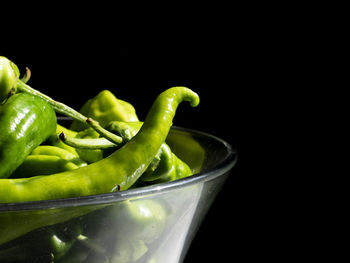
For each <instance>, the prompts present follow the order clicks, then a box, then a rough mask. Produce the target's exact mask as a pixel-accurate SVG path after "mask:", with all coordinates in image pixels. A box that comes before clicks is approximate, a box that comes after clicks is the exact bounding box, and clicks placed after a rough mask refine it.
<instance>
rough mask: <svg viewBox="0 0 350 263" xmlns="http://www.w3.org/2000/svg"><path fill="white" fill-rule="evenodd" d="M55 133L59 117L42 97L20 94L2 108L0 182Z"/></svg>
mask: <svg viewBox="0 0 350 263" xmlns="http://www.w3.org/2000/svg"><path fill="white" fill-rule="evenodd" d="M55 129H56V114H55V112H54V110H53V109H52V108H51V106H50V105H49V104H48V103H47V102H45V101H44V100H42V99H41V98H39V97H36V96H33V95H31V94H26V93H19V94H15V95H13V96H11V97H10V98H9V99H8V100H7V101H6V103H5V104H3V105H0V178H7V177H9V176H10V175H11V173H12V172H13V171H14V170H15V169H16V168H17V167H18V166H20V164H21V163H22V162H23V161H24V159H25V158H26V157H27V156H28V155H29V154H30V153H31V152H32V151H33V149H34V148H36V147H37V146H38V145H40V144H41V143H42V142H43V141H45V140H46V138H48V136H49V135H51V134H53V133H54V132H55ZM0 180H1V179H0ZM0 193H1V195H3V194H4V193H3V192H2V191H0Z"/></svg>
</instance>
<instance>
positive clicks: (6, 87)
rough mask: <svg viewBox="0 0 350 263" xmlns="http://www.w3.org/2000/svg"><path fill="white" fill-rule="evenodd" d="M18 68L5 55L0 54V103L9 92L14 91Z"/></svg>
mask: <svg viewBox="0 0 350 263" xmlns="http://www.w3.org/2000/svg"><path fill="white" fill-rule="evenodd" d="M18 78H19V70H18V68H17V66H16V65H15V64H14V63H13V62H12V61H10V60H8V59H7V58H5V57H2V56H0V104H1V103H2V102H3V101H4V100H6V99H7V98H8V97H9V95H10V94H11V93H15V91H16V87H17V79H18Z"/></svg>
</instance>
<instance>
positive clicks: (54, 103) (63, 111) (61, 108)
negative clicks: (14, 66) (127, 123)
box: [17, 80, 123, 144]
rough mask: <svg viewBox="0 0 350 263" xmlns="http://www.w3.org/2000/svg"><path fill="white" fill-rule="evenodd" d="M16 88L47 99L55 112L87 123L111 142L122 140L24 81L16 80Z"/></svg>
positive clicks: (118, 142)
mask: <svg viewBox="0 0 350 263" xmlns="http://www.w3.org/2000/svg"><path fill="white" fill-rule="evenodd" d="M17 89H18V90H19V91H22V92H26V93H30V94H33V95H35V96H38V97H40V98H42V99H43V100H45V101H47V102H48V103H49V104H50V105H51V106H52V108H53V109H54V110H55V111H56V112H57V113H60V114H63V115H65V116H68V117H71V118H73V119H75V120H78V121H81V122H86V123H88V124H89V125H90V126H91V127H92V128H93V129H94V130H96V131H97V132H98V133H99V134H100V135H102V136H103V137H105V138H106V139H108V140H110V141H111V142H113V143H116V144H120V143H121V142H122V141H123V139H122V138H121V137H119V136H117V135H115V134H113V133H111V132H109V131H107V130H106V129H104V128H103V127H101V125H100V124H99V123H98V122H97V121H94V120H92V119H91V118H90V121H88V119H89V118H87V117H85V116H84V115H82V114H81V113H79V112H78V111H76V110H74V109H72V108H71V107H69V106H67V105H65V104H63V103H61V102H58V101H55V100H53V99H52V98H50V97H49V96H47V95H45V94H43V93H41V92H40V91H37V90H35V89H33V88H32V87H30V86H29V85H27V84H26V83H24V82H23V81H22V80H18V81H17Z"/></svg>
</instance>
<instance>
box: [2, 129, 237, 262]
mask: <svg viewBox="0 0 350 263" xmlns="http://www.w3.org/2000/svg"><path fill="white" fill-rule="evenodd" d="M167 143H168V144H169V145H170V147H171V148H172V150H173V151H174V152H175V154H177V155H178V156H179V157H180V158H181V159H183V160H184V161H185V162H187V163H188V164H189V165H190V167H191V168H192V170H193V172H194V175H193V176H191V177H188V178H184V179H181V180H177V181H173V182H169V183H162V184H157V185H152V186H147V187H141V188H135V189H130V190H127V191H121V192H115V193H107V194H102V195H95V196H85V197H78V198H69V199H60V200H49V201H38V202H27V203H16V204H0V226H1V230H0V262H26V263H28V262H43V263H46V262H50V263H53V262H55V263H69V262H74V263H80V262H91V263H107V262H111V263H112V262H118V263H164V262H167V263H178V262H183V260H184V257H185V255H186V252H187V250H188V248H189V245H190V243H191V241H192V239H193V237H194V235H195V234H196V232H197V230H198V228H199V226H200V222H201V221H202V220H203V218H204V216H205V214H206V213H207V211H208V209H209V207H210V205H211V204H212V202H213V200H214V199H215V196H216V194H217V193H218V191H219V190H220V189H221V187H222V185H223V183H224V182H225V180H226V178H227V176H228V175H229V174H230V172H231V170H232V168H233V166H234V165H235V163H236V151H235V150H234V149H232V147H231V146H230V145H229V144H227V143H226V142H225V141H223V140H221V139H219V138H217V137H215V136H212V135H209V134H206V133H202V132H199V131H194V130H188V129H184V128H178V127H174V128H172V130H171V132H170V133H169V136H168V139H167Z"/></svg>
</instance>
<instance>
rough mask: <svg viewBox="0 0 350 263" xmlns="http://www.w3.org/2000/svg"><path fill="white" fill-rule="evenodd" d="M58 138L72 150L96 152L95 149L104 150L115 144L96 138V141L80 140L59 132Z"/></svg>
mask: <svg viewBox="0 0 350 263" xmlns="http://www.w3.org/2000/svg"><path fill="white" fill-rule="evenodd" d="M59 138H60V139H61V141H62V142H64V143H65V144H67V145H69V146H72V147H74V148H80V149H88V150H96V149H106V148H111V147H115V146H116V144H114V143H113V142H111V141H109V140H107V139H106V138H96V139H82V138H74V137H69V136H67V135H66V134H65V133H64V132H61V133H60V135H59Z"/></svg>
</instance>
